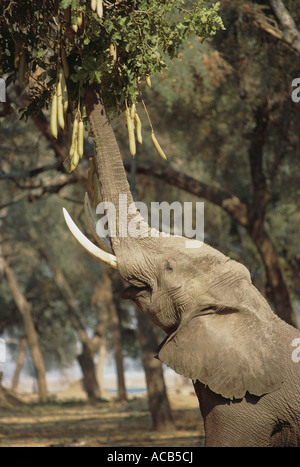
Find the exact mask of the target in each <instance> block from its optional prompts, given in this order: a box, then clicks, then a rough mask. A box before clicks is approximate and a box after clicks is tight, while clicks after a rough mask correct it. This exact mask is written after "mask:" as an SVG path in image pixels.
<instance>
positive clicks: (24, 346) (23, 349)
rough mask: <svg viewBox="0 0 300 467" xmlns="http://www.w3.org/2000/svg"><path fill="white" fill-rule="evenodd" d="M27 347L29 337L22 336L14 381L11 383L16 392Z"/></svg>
mask: <svg viewBox="0 0 300 467" xmlns="http://www.w3.org/2000/svg"><path fill="white" fill-rule="evenodd" d="M26 349H27V339H26V337H22V338H21V342H20V346H19V352H18V356H17V361H16V368H15V372H14V376H13V379H12V383H11V390H12V391H14V392H16V391H17V389H18V384H19V379H20V374H21V371H22V368H23V366H24V361H25V355H26Z"/></svg>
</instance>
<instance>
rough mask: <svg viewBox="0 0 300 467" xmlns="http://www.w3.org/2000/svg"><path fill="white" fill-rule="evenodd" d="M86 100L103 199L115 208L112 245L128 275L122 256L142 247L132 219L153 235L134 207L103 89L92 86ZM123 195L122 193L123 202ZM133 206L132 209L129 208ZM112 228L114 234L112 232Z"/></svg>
mask: <svg viewBox="0 0 300 467" xmlns="http://www.w3.org/2000/svg"><path fill="white" fill-rule="evenodd" d="M85 103H86V110H87V115H88V118H89V123H90V127H91V131H92V133H93V136H94V142H95V149H96V156H95V162H96V164H95V165H96V170H97V175H98V178H99V182H100V191H101V196H102V201H103V202H107V203H111V205H113V206H114V208H115V210H113V211H111V210H110V209H108V212H107V216H108V222H109V232H110V235H109V236H110V240H111V244H112V249H113V251H114V253H115V255H116V257H117V261H118V269H119V271H120V273H121V275H122V277H123V278H124V279H128V276H127V273H126V271H122V265H121V262H120V261H119V260H120V256H122V254H123V253H124V252H125V250H126V255H127V260H128V256H129V257H130V255H128V249H129V248H133V249H134V251H136V249H137V248H139V247H140V243H139V242H138V241H137V238H134V239H133V240H134V241H133V242H131V241H130V239H131V237H132V236H131V234H130V222H131V221H132V220H133V219H135V221H136V223H137V222H138V223H139V227H138V229H139V232H140V234H141V236H142V232H144V233H146V234H147V236H148V237H150V229H149V226H148V224H147V223H146V222H145V221H144V220H143V218H142V217H141V216H140V214H139V213H138V212H137V210H136V208H135V205H134V202H133V198H132V195H131V192H130V188H129V184H128V181H127V177H126V172H125V169H124V166H123V161H122V157H121V154H120V150H119V147H118V144H117V141H116V138H115V135H114V131H113V129H112V127H111V125H110V123H109V120H108V117H107V115H106V112H105V108H104V106H103V104H102V102H101V96H100V93H99V91H98V90H97V89H96V88H95V87H93V86H90V87H89V88H88V89H87V90H86V98H85ZM120 196H121V197H122V201H121V202H120ZM121 203H122V204H121ZM130 207H131V209H129V208H130ZM120 212H121V215H120ZM114 214H115V215H114ZM112 232H113V234H111V233H112ZM147 241H151V239H150V238H149V239H147ZM121 245H122V248H121ZM125 245H126V248H125ZM123 265H124V268H126V267H127V266H128V265H126V264H125V262H124V263H123ZM120 266H121V268H120Z"/></svg>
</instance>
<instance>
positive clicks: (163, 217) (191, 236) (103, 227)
mask: <svg viewBox="0 0 300 467" xmlns="http://www.w3.org/2000/svg"><path fill="white" fill-rule="evenodd" d="M118 205H119V206H118V208H117V207H116V206H115V205H114V204H113V203H111V202H109V201H103V202H102V203H99V204H98V206H97V208H96V213H97V214H100V215H102V217H101V218H100V219H99V220H98V222H97V224H96V231H97V234H98V235H99V236H100V237H108V236H109V237H127V236H129V237H133V238H138V237H148V236H150V237H158V236H159V227H160V226H161V230H162V231H163V235H164V236H171V235H178V236H184V237H185V238H186V247H187V248H199V247H200V246H202V244H203V242H204V203H203V202H196V203H191V202H184V203H180V202H179V201H174V202H173V203H171V204H169V203H167V202H166V201H162V202H161V203H158V202H152V203H151V205H150V221H149V227H150V229H149V228H148V219H149V213H148V207H147V205H146V204H145V203H143V202H142V201H138V202H135V203H131V204H130V205H129V206H128V203H127V194H120V195H119V203H118ZM117 209H118V213H117ZM136 210H138V211H139V213H140V215H138V216H137V215H135V213H136ZM117 214H118V218H119V225H118V231H117V223H116V218H117ZM195 240H196V241H195Z"/></svg>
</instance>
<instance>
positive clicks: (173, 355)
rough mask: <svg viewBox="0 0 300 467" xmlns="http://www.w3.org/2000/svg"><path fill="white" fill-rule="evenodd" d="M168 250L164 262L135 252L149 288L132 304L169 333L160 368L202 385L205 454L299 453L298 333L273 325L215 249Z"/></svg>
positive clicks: (234, 267) (132, 294)
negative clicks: (282, 449)
mask: <svg viewBox="0 0 300 467" xmlns="http://www.w3.org/2000/svg"><path fill="white" fill-rule="evenodd" d="M165 242H166V243H167V244H168V246H166V247H165V249H164V248H163V250H164V251H163V252H161V253H159V254H157V253H155V252H152V254H151V253H150V252H149V251H147V248H142V249H141V251H138V252H137V251H135V252H134V251H131V254H130V257H131V260H130V261H129V264H128V258H127V261H126V268H127V267H128V268H129V269H130V270H131V269H132V268H131V264H130V263H131V262H132V261H133V262H136V261H137V255H138V256H140V257H139V259H138V261H137V262H138V263H139V264H141V266H142V267H141V270H140V272H139V274H141V277H140V280H144V281H145V282H146V283H147V284H148V285H147V286H145V287H144V288H142V287H130V288H129V289H128V290H127V292H126V297H127V298H130V299H132V300H133V301H134V302H135V303H136V304H137V305H138V307H139V308H140V309H141V310H142V311H143V312H144V313H145V314H146V315H147V316H148V317H149V318H150V319H151V320H152V321H153V322H154V323H155V324H157V325H158V326H160V327H161V328H162V329H163V330H164V331H165V332H166V334H167V336H168V337H167V338H166V340H165V341H164V343H163V344H162V346H161V347H160V350H159V352H158V356H159V358H160V360H161V361H163V362H164V363H166V364H167V365H168V366H170V367H171V368H173V369H174V370H175V371H176V372H178V373H179V374H182V375H184V376H186V377H188V378H191V379H192V380H193V381H194V382H195V383H194V386H195V391H196V394H197V396H198V399H199V404H200V409H201V413H202V415H203V419H204V423H205V433H206V445H207V446H300V362H299V363H297V362H293V360H292V352H293V351H294V350H295V347H293V346H292V342H293V340H294V339H295V338H297V337H298V338H299V337H300V333H299V331H298V330H296V329H294V328H293V327H291V326H289V325H288V324H286V323H285V322H283V321H282V320H281V319H279V318H278V317H277V316H275V315H274V313H273V312H272V310H271V309H270V307H269V305H268V303H267V302H266V301H265V299H264V298H263V297H262V296H261V294H260V293H259V292H258V291H257V289H256V288H255V287H254V286H253V285H252V284H251V279H250V275H249V272H248V270H247V269H246V268H245V267H244V266H242V265H241V264H239V263H236V262H235V261H232V260H230V259H229V258H227V257H225V256H224V255H222V254H221V253H219V252H217V251H216V250H214V249H212V248H210V247H208V246H207V245H203V246H202V247H201V248H199V249H186V248H185V247H184V242H183V241H182V240H181V239H179V238H171V239H165ZM135 258H136V259H135ZM122 264H123V263H122ZM121 269H122V268H121ZM145 271H147V277H145ZM298 345H299V344H298ZM299 354H300V352H299Z"/></svg>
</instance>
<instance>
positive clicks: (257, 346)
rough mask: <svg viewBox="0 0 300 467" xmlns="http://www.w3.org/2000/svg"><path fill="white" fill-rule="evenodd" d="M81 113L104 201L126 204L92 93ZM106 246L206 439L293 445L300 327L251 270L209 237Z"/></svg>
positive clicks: (116, 158)
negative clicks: (188, 389)
mask: <svg viewBox="0 0 300 467" xmlns="http://www.w3.org/2000/svg"><path fill="white" fill-rule="evenodd" d="M87 111H88V115H89V120H90V124H91V129H92V131H93V133H94V137H95V142H96V151H97V159H96V160H97V170H98V174H99V180H100V183H101V190H102V196H103V199H104V200H107V201H110V202H112V203H114V204H115V206H117V207H118V195H119V193H126V194H127V195H128V204H130V203H131V202H132V198H131V194H130V190H129V187H128V184H127V179H126V175H125V172H124V169H123V164H122V160H121V157H120V154H119V150H118V148H117V145H116V143H115V142H113V143H112V139H113V135H112V132H111V129H110V128H109V125H108V124H107V120H106V116H105V113H104V112H103V107H102V106H101V102H100V101H99V100H98V96H97V95H96V94H93V93H90V94H89V95H88V99H87ZM117 211H118V209H117ZM132 219H135V220H136V219H138V213H137V212H136V211H134V212H132V213H131V215H130V218H129V220H132ZM116 222H117V224H118V223H119V219H118V218H117V221H116ZM143 228H144V230H145V231H147V230H148V233H150V231H149V228H148V226H147V225H143ZM111 245H112V249H113V252H114V254H115V255H116V258H117V262H118V270H119V272H120V274H121V276H122V277H123V278H124V279H125V280H126V281H127V282H129V284H130V287H129V288H128V290H127V291H126V293H125V296H126V297H127V298H130V299H131V300H133V301H134V302H135V303H136V304H137V306H138V307H139V308H140V310H142V312H143V313H145V314H146V315H147V316H148V317H149V318H150V319H151V320H152V321H153V322H154V323H155V324H156V325H158V326H160V327H161V328H162V329H163V330H164V331H165V333H166V335H167V337H166V339H165V341H164V342H163V343H162V345H161V346H160V349H159V351H158V357H159V359H160V360H161V361H162V362H164V363H166V364H167V365H168V366H169V367H171V368H173V369H174V370H175V371H176V372H178V373H179V374H182V375H184V376H186V377H188V378H191V379H192V380H193V381H194V386H195V391H196V394H197V396H198V399H199V404H200V409H201V412H202V415H203V418H204V423H205V434H206V446H299V445H300V362H299V363H297V362H294V361H293V360H292V352H293V351H294V350H295V347H293V346H292V342H293V340H294V339H295V338H299V337H300V332H299V331H298V330H297V329H294V328H293V327H291V326H289V325H287V324H286V323H284V322H283V321H282V320H281V319H279V318H278V317H277V316H275V314H274V313H273V312H272V310H271V309H270V307H269V305H268V303H267V301H266V300H265V299H264V298H263V297H262V295H261V294H260V293H259V292H258V290H257V289H256V288H255V287H254V286H253V285H252V283H251V279H250V274H249V272H248V270H247V269H246V268H245V267H244V266H242V265H241V264H239V263H237V262H235V261H232V260H230V259H229V258H228V257H226V256H224V255H223V254H222V253H220V252H219V251H217V250H215V249H213V248H211V247H209V246H208V245H206V244H204V245H203V246H202V247H200V248H186V243H185V239H184V238H182V237H170V238H165V237H163V236H161V235H159V237H158V238H151V237H150V236H149V235H148V237H147V238H131V237H130V236H129V237H128V238H119V237H115V238H113V237H112V238H111ZM298 345H299V344H298ZM299 355H300V352H299Z"/></svg>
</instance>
